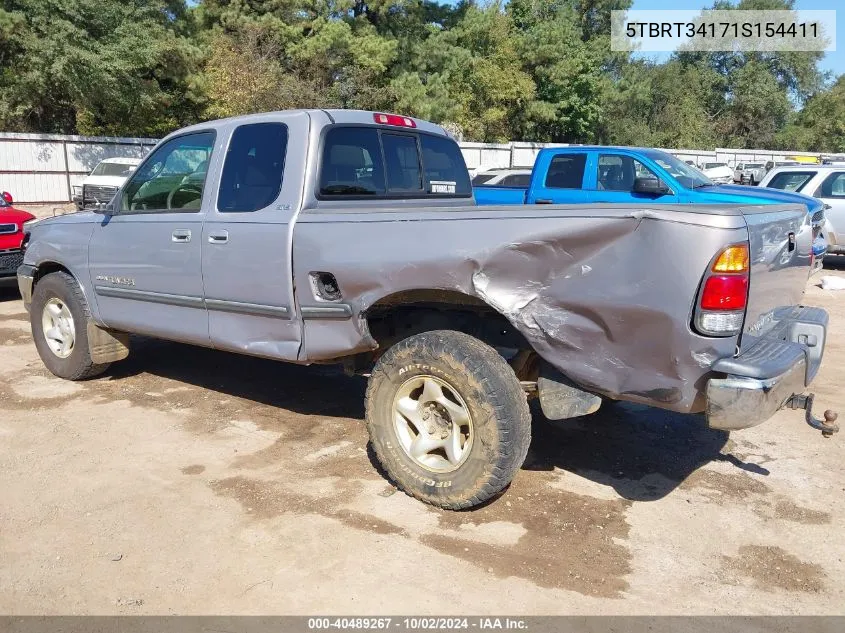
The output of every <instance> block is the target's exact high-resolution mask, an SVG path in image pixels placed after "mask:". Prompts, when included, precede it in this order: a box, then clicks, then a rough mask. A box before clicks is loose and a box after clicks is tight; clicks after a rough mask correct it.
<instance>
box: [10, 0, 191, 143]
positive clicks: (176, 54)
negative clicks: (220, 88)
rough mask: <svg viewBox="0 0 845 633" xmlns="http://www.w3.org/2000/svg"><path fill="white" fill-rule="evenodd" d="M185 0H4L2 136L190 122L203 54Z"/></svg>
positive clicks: (144, 131) (127, 130) (155, 128)
mask: <svg viewBox="0 0 845 633" xmlns="http://www.w3.org/2000/svg"><path fill="white" fill-rule="evenodd" d="M189 29H190V25H189V24H188V20H187V13H186V8H185V4H184V2H183V1H182V0H135V1H134V2H132V3H125V2H122V1H121V0H4V2H3V8H2V10H0V61H2V72H0V123H1V124H2V126H3V128H5V129H13V130H21V131H40V132H68V133H72V132H79V133H82V134H137V135H160V134H163V133H165V132H167V131H169V130H171V129H173V128H174V127H178V126H179V125H182V124H184V123H188V122H192V121H193V120H195V118H196V115H197V112H198V111H199V108H200V104H201V100H202V96H201V95H200V94H199V93H198V91H197V90H196V88H197V86H196V84H195V83H194V79H195V71H196V68H197V65H198V63H199V60H200V51H199V49H198V48H197V47H196V46H194V45H193V44H192V42H191V41H190V39H189V38H188V37H187V36H186V34H187V33H188V31H189Z"/></svg>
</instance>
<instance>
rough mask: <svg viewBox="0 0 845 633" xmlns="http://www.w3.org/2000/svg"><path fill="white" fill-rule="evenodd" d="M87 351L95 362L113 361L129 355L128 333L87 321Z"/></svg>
mask: <svg viewBox="0 0 845 633" xmlns="http://www.w3.org/2000/svg"><path fill="white" fill-rule="evenodd" d="M88 351H89V352H90V354H91V360H93V361H94V362H95V363H97V364H98V365H99V364H102V363H113V362H114V361H118V360H123V359H124V358H126V357H127V356H129V334H127V333H126V332H115V331H112V330H105V329H103V328H101V327H99V326H97V325H96V324H94V323H92V322H91V321H88Z"/></svg>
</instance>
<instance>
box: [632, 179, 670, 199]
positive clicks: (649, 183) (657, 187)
mask: <svg viewBox="0 0 845 633" xmlns="http://www.w3.org/2000/svg"><path fill="white" fill-rule="evenodd" d="M634 193H645V194H649V195H652V196H662V195H665V194H667V193H672V192H671V190H670V189H669V187H667V186H666V185H665V184H664V183H663V181H662V180H660V178H636V179H635V180H634Z"/></svg>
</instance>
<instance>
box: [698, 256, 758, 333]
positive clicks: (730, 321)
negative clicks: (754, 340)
mask: <svg viewBox="0 0 845 633" xmlns="http://www.w3.org/2000/svg"><path fill="white" fill-rule="evenodd" d="M749 262H750V257H749V251H748V244H747V243H744V244H734V245H732V246H728V247H727V248H724V249H722V250H721V251H720V252H719V254H718V255H717V256H716V257H715V259H714V260H713V263H712V264H711V266H709V267H708V269H707V272H705V273H704V279H703V283H702V285H701V290H700V291H699V295H698V302H697V306H696V309H695V318H694V322H693V325H694V326H695V329H696V330H698V332H700V333H701V334H704V335H706V336H733V335H735V334H739V332H740V330H741V329H742V322H743V320H744V318H745V306H746V305H747V303H748V273H749Z"/></svg>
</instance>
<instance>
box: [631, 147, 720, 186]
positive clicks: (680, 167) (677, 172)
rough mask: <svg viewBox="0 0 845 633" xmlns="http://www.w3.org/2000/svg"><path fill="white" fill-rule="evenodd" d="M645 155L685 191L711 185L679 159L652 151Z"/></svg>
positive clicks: (694, 169)
mask: <svg viewBox="0 0 845 633" xmlns="http://www.w3.org/2000/svg"><path fill="white" fill-rule="evenodd" d="M645 155H646V156H648V157H649V158H650V159H651V160H653V161H654V162H655V163H657V164H658V165H660V166H661V167H662V168H663V169H665V170H666V171H668V172H669V173H670V174H671V175H672V177H673V178H675V180H677V181H678V183H680V185H681V186H682V187H685V188H687V189H697V188H699V187H707V186H708V185H712V184H713V181H712V180H710V179H709V178H708V177H707V176H705V175H704V174H703V173H701V172H700V171H699V170H698V169H696V168H695V167H693V166H692V165H687V164H686V163H685V162H684V161H682V160H681V159H679V158H677V157H675V156H672V154H667V153H666V152H658V151H652V152H646V153H645Z"/></svg>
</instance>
